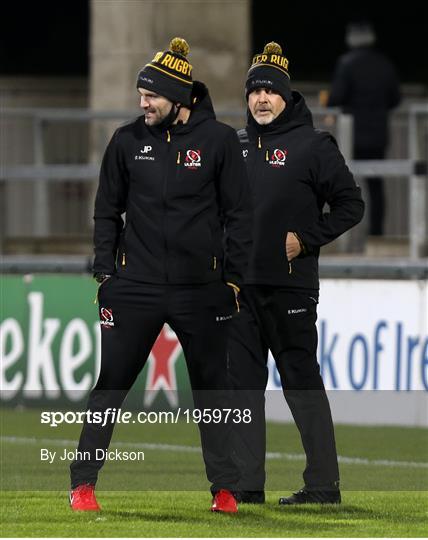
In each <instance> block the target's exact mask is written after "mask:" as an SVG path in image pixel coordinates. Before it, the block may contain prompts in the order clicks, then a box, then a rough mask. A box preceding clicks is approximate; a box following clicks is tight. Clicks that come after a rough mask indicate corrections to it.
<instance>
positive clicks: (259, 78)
mask: <svg viewBox="0 0 428 540" xmlns="http://www.w3.org/2000/svg"><path fill="white" fill-rule="evenodd" d="M256 88H272V90H274V91H275V92H278V94H279V95H280V96H281V97H282V98H283V99H284V100H285V101H290V100H291V87H290V75H289V74H288V60H287V58H286V57H285V56H283V55H282V48H281V46H280V45H278V43H275V42H274V41H271V42H270V43H268V44H267V45H265V48H264V50H263V52H262V53H261V54H256V55H255V56H254V57H253V62H252V64H251V67H250V69H249V70H248V74H247V81H246V83H245V98H246V100H247V101H248V94H250V92H252V91H253V90H255V89H256Z"/></svg>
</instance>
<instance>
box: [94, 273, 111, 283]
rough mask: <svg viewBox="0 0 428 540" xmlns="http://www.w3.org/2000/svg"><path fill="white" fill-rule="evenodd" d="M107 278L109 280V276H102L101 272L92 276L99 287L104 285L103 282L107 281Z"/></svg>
mask: <svg viewBox="0 0 428 540" xmlns="http://www.w3.org/2000/svg"><path fill="white" fill-rule="evenodd" d="M109 278H111V274H104V273H103V272H97V273H96V274H94V279H95V281H96V282H97V283H99V284H100V285H101V284H102V283H104V281H107V280H108V279H109Z"/></svg>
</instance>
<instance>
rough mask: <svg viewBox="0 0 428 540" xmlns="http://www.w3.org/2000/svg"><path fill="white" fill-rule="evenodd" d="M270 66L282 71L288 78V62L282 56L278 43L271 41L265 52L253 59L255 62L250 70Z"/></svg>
mask: <svg viewBox="0 0 428 540" xmlns="http://www.w3.org/2000/svg"><path fill="white" fill-rule="evenodd" d="M262 65H264V66H270V67H274V68H276V69H279V70H280V71H282V72H283V73H284V74H285V75H287V77H288V78H290V75H289V74H288V60H287V58H285V56H282V48H281V46H280V45H278V43H275V42H274V41H271V42H270V43H267V44H266V45H265V48H264V49H263V52H262V53H261V54H256V55H255V56H254V57H253V62H252V64H251V67H250V70H252V69H253V68H254V67H256V66H262Z"/></svg>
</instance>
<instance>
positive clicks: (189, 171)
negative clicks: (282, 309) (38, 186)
mask: <svg viewBox="0 0 428 540" xmlns="http://www.w3.org/2000/svg"><path fill="white" fill-rule="evenodd" d="M193 98H194V99H196V102H195V104H194V105H193V107H192V112H191V115H190V118H189V121H188V122H187V123H186V124H182V123H181V124H178V125H174V126H171V127H170V129H168V130H166V129H163V130H162V129H157V128H153V127H151V128H149V127H147V126H146V125H145V122H144V116H140V117H139V118H137V119H136V120H135V121H133V122H132V123H129V124H127V125H125V126H123V127H121V128H119V129H118V130H117V131H116V132H115V133H114V135H113V137H112V139H111V141H110V143H109V145H108V147H107V149H106V152H105V155H104V159H103V162H102V166H101V173H100V182H99V187H98V192H97V196H96V201H95V215H94V219H95V231H94V244H95V261H94V268H93V270H94V273H98V272H100V273H105V274H112V273H115V272H117V273H118V274H119V275H121V276H122V277H125V278H129V279H132V280H136V281H142V282H147V283H158V284H166V283H170V284H199V283H208V282H211V281H216V280H220V279H223V280H224V281H225V282H232V283H235V284H236V285H238V286H239V285H240V284H241V282H242V278H243V274H244V271H245V269H246V266H247V262H248V255H249V249H250V245H251V218H252V212H251V196H250V192H249V187H248V178H247V173H246V169H245V164H244V161H243V159H242V156H241V150H240V146H239V140H238V137H237V135H236V132H235V130H233V129H232V128H231V127H230V126H227V125H225V124H222V123H220V122H218V121H217V120H216V119H215V114H214V110H213V107H212V104H211V99H210V97H209V94H208V90H207V89H206V87H205V86H204V85H203V84H202V83H198V82H195V83H194V96H193ZM124 212H126V225H125V226H124V222H123V220H122V217H121V215H122V214H123V213H124Z"/></svg>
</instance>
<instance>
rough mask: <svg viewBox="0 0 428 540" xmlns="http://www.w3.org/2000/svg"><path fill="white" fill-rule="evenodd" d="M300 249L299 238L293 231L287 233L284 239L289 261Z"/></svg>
mask: <svg viewBox="0 0 428 540" xmlns="http://www.w3.org/2000/svg"><path fill="white" fill-rule="evenodd" d="M301 251H302V246H301V245H300V242H299V239H298V238H297V236H296V235H295V234H294V233H293V232H289V233H287V238H286V240H285V252H286V254H287V260H288V261H289V262H290V261H292V260H293V259H295V258H296V257H297V256H298V255H299V254H300V253H301Z"/></svg>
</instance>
